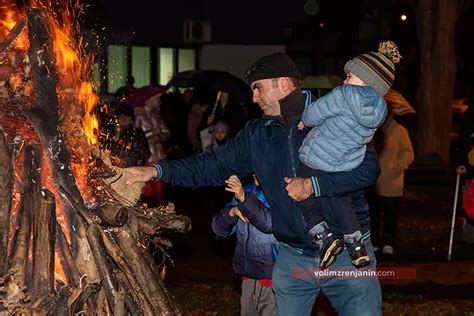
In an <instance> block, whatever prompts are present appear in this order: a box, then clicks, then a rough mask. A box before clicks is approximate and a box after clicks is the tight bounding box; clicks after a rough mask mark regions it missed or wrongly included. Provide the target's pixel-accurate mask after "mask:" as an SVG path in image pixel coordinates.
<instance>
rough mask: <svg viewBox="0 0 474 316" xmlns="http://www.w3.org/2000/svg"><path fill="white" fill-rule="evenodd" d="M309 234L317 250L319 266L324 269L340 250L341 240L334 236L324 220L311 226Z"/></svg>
mask: <svg viewBox="0 0 474 316" xmlns="http://www.w3.org/2000/svg"><path fill="white" fill-rule="evenodd" d="M309 234H310V236H311V240H312V241H313V243H314V245H315V246H316V247H317V248H318V250H319V257H320V263H319V267H320V268H321V269H326V268H327V267H328V266H329V265H331V264H332V263H333V262H334V260H335V259H336V256H337V255H338V254H339V253H340V252H341V251H342V240H340V239H338V238H336V237H335V236H334V234H333V233H332V232H331V231H330V230H329V227H328V225H327V224H326V222H321V223H319V224H317V225H316V226H314V227H313V228H311V230H310V231H309Z"/></svg>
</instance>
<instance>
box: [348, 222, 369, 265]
mask: <svg viewBox="0 0 474 316" xmlns="http://www.w3.org/2000/svg"><path fill="white" fill-rule="evenodd" d="M344 242H345V244H346V247H347V250H348V251H349V256H350V257H351V260H352V264H353V265H354V266H355V267H356V268H362V267H365V266H368V265H369V264H370V257H369V254H368V253H367V249H366V248H365V245H364V241H363V240H362V234H361V233H360V231H356V232H355V233H353V234H350V235H344Z"/></svg>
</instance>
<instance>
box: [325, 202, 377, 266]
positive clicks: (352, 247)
mask: <svg viewBox="0 0 474 316" xmlns="http://www.w3.org/2000/svg"><path fill="white" fill-rule="evenodd" d="M330 212H331V214H330V215H331V216H332V217H335V218H337V219H338V221H339V224H340V227H341V232H342V233H343V234H344V243H345V245H346V247H347V250H348V252H349V256H350V257H351V260H352V264H354V265H355V266H356V267H357V268H361V267H364V266H367V265H369V264H370V257H369V255H368V253H367V249H366V248H365V246H364V242H363V240H362V232H361V228H360V225H359V222H358V221H357V217H356V215H355V210H354V209H353V207H352V199H351V195H350V194H348V195H345V196H343V197H333V198H331V208H330Z"/></svg>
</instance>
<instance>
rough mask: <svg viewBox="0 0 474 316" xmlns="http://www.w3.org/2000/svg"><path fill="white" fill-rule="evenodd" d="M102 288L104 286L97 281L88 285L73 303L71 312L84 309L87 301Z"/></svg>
mask: <svg viewBox="0 0 474 316" xmlns="http://www.w3.org/2000/svg"><path fill="white" fill-rule="evenodd" d="M101 288H102V286H101V285H100V284H97V283H94V284H88V285H86V286H85V287H84V290H83V291H82V292H81V294H80V295H79V297H78V298H76V300H75V301H74V302H73V303H72V304H71V308H70V309H71V312H72V313H73V314H76V313H79V312H80V311H81V310H82V309H83V306H84V304H85V303H86V301H88V300H89V298H91V297H92V296H93V295H95V294H97V293H99V291H100V289H101Z"/></svg>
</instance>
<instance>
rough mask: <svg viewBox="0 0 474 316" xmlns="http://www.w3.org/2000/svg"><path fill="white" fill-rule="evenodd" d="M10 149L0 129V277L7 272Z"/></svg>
mask: <svg viewBox="0 0 474 316" xmlns="http://www.w3.org/2000/svg"><path fill="white" fill-rule="evenodd" d="M11 157H12V156H11V154H10V149H9V148H8V145H7V140H6V137H5V134H4V132H3V130H1V129H0V179H2V180H1V181H0V276H2V275H5V273H6V272H7V270H8V253H7V251H8V250H7V249H8V238H9V233H10V213H11V207H12V198H13V196H12V192H13V179H14V174H13V168H12V160H11Z"/></svg>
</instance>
